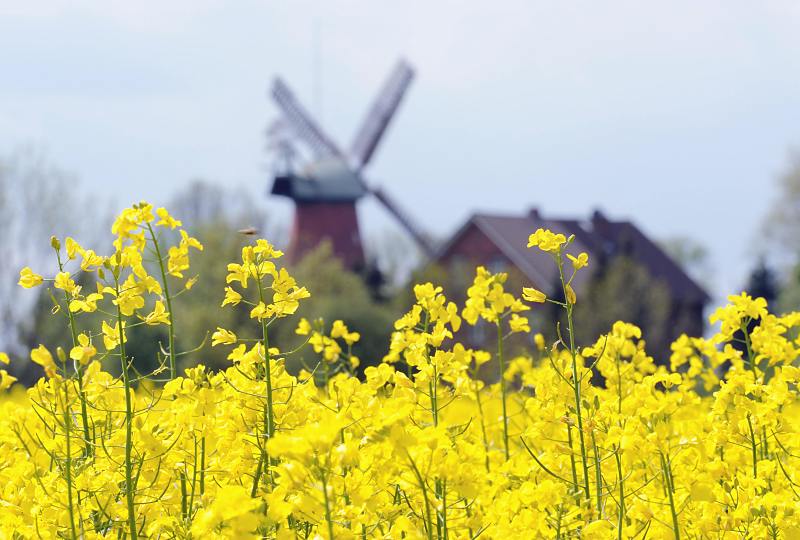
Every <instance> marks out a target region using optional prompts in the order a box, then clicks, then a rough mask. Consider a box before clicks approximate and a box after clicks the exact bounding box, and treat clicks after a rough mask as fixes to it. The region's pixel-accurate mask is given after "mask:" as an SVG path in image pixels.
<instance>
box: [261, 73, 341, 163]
mask: <svg viewBox="0 0 800 540" xmlns="http://www.w3.org/2000/svg"><path fill="white" fill-rule="evenodd" d="M272 98H273V99H274V100H275V103H276V104H277V105H278V107H279V108H280V109H281V111H282V112H283V115H284V117H285V118H286V122H287V123H288V124H289V125H290V126H291V128H292V129H293V130H294V132H295V133H296V134H297V136H298V137H300V138H301V139H303V140H304V141H305V142H306V143H308V145H309V146H310V147H311V150H312V151H313V152H314V155H315V156H317V157H323V156H342V152H341V150H339V148H337V146H336V144H334V142H333V141H332V140H331V139H330V138H329V137H328V136H327V135H325V132H324V131H322V128H320V127H319V126H318V125H317V123H316V122H314V120H313V119H312V118H311V115H310V114H309V113H308V111H306V110H305V109H304V108H303V106H302V105H300V102H299V101H297V98H295V97H294V94H293V93H292V91H291V90H290V89H289V86H288V85H287V84H286V83H285V82H283V81H282V80H281V79H280V78H275V80H274V81H273V83H272Z"/></svg>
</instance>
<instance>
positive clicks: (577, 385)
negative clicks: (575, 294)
mask: <svg viewBox="0 0 800 540" xmlns="http://www.w3.org/2000/svg"><path fill="white" fill-rule="evenodd" d="M556 262H557V264H558V275H559V279H560V280H561V288H562V289H563V292H564V302H565V305H566V307H565V309H566V311H567V331H568V332H569V353H570V356H571V357H572V390H573V393H574V394H575V415H576V416H577V418H578V442H579V443H580V449H581V462H582V464H583V490H584V492H585V497H586V500H587V501H591V500H592V495H591V492H590V490H589V460H588V456H587V453H586V441H585V438H584V433H583V414H582V412H581V409H582V406H581V378H580V377H578V358H577V356H578V355H577V352H576V350H575V328H574V324H573V320H572V310H573V308H574V305H573V304H572V302H570V301H569V298H568V295H567V282H566V280H565V279H564V261H563V259H562V257H561V252H559V253H558V255H557V256H556Z"/></svg>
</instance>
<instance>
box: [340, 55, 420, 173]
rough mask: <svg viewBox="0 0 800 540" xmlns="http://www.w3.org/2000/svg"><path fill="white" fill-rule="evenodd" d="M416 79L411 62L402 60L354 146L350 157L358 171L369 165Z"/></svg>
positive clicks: (374, 105) (370, 113) (379, 95)
mask: <svg viewBox="0 0 800 540" xmlns="http://www.w3.org/2000/svg"><path fill="white" fill-rule="evenodd" d="M413 78H414V70H413V69H412V68H411V66H410V65H409V64H408V63H407V62H405V61H404V60H400V61H399V62H398V63H397V65H396V66H395V68H394V70H393V71H392V73H391V75H390V76H389V79H388V80H387V81H386V83H385V84H384V86H383V88H382V89H381V91H380V93H379V94H378V98H377V99H376V100H375V102H374V103H373V105H372V107H371V108H370V110H369V113H368V114H367V117H366V118H365V119H364V123H363V124H362V125H361V129H360V130H359V132H358V133H357V134H356V137H355V139H354V140H353V144H352V146H351V147H350V157H351V159H352V163H353V166H354V167H355V168H356V169H357V170H361V169H362V168H363V167H364V166H365V165H367V163H369V161H370V159H371V158H372V154H374V153H375V149H376V148H377V147H378V143H379V142H380V140H381V137H382V136H383V134H384V132H385V131H386V128H387V127H388V126H389V122H391V120H392V117H393V116H394V113H395V112H396V111H397V108H398V107H399V106H400V102H401V101H402V99H403V95H404V94H405V92H406V90H407V89H408V87H409V85H410V84H411V81H412V80H413Z"/></svg>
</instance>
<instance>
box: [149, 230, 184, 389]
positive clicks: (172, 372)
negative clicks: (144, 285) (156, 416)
mask: <svg viewBox="0 0 800 540" xmlns="http://www.w3.org/2000/svg"><path fill="white" fill-rule="evenodd" d="M147 229H148V230H149V231H150V238H151V239H152V241H153V247H154V248H155V250H156V258H158V268H159V270H160V271H161V288H162V289H163V290H164V300H165V301H166V303H167V317H169V328H167V339H168V340H169V378H170V379H174V378H175V377H176V376H177V368H176V366H175V321H174V320H173V318H172V297H171V296H170V295H169V283H167V271H166V269H165V268H164V259H163V258H162V257H161V247H160V246H159V244H158V239H157V238H156V233H155V231H153V227H152V225H150V223H148V224H147Z"/></svg>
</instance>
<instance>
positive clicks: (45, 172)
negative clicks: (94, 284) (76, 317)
mask: <svg viewBox="0 0 800 540" xmlns="http://www.w3.org/2000/svg"><path fill="white" fill-rule="evenodd" d="M77 184H78V182H77V180H76V179H75V177H74V176H72V175H70V174H68V173H66V172H64V171H63V170H61V169H60V168H58V167H57V166H56V165H54V164H53V163H52V162H50V161H49V160H48V159H47V157H46V156H45V155H44V154H43V153H42V152H40V151H37V150H36V149H34V148H22V149H18V150H16V151H14V152H12V153H11V154H9V155H6V156H0V231H2V234H0V350H4V351H8V352H10V353H12V354H13V355H15V356H23V355H26V354H27V353H26V352H25V349H26V345H30V342H31V341H33V340H35V339H36V336H37V335H38V334H39V333H40V332H42V331H43V329H42V327H41V326H40V325H42V324H50V323H49V322H45V319H48V321H49V318H48V317H45V316H42V314H43V313H44V315H46V314H47V313H48V312H49V310H50V308H51V307H52V302H51V301H50V299H49V297H47V290H46V288H45V290H44V291H43V292H42V293H41V294H43V295H45V296H44V297H40V296H39V295H37V294H36V293H33V292H31V291H26V290H23V289H21V288H20V287H19V286H18V285H17V280H18V279H19V271H20V269H21V268H22V267H24V266H30V267H31V268H33V269H34V270H35V271H39V272H42V273H46V274H54V273H55V272H54V271H53V269H54V268H55V265H56V263H55V255H54V253H53V250H52V248H51V246H50V240H49V239H50V236H51V235H56V236H58V237H60V238H62V239H63V238H64V237H65V236H73V237H75V238H76V239H77V240H79V241H84V242H87V241H88V242H92V241H94V240H96V239H97V238H99V237H100V236H101V234H99V233H98V232H97V231H98V230H100V228H99V227H98V224H99V223H104V222H105V223H109V222H110V218H109V214H108V213H107V212H105V211H103V210H98V208H100V205H98V204H97V203H96V202H93V201H92V200H91V199H84V198H83V197H80V196H78V195H77V194H76V192H77V189H76V188H77ZM102 230H104V231H107V230H108V227H102ZM26 342H27V343H26ZM16 364H22V365H16V366H12V369H13V370H15V373H16V372H17V371H16V370H21V369H23V368H24V363H16Z"/></svg>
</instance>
